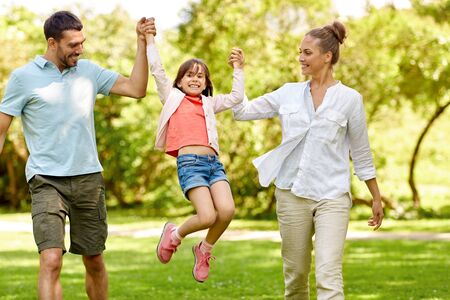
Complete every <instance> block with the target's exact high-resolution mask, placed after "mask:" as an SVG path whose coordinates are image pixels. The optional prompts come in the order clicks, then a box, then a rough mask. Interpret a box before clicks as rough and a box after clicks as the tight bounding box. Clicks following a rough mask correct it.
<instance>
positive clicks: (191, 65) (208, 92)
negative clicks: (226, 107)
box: [173, 58, 213, 96]
mask: <svg viewBox="0 0 450 300" xmlns="http://www.w3.org/2000/svg"><path fill="white" fill-rule="evenodd" d="M199 68H202V69H203V72H205V83H206V88H205V89H204V90H203V91H202V95H205V96H212V95H213V86H212V82H211V79H210V78H209V76H210V75H209V69H208V66H207V65H206V64H205V63H204V62H203V61H202V60H201V59H198V58H191V59H189V60H187V61H185V62H184V63H182V64H181V66H180V68H179V69H178V73H177V77H176V78H175V80H174V81H173V87H174V88H177V89H179V90H181V89H180V88H179V87H178V83H179V82H180V81H181V79H182V78H183V76H184V74H186V73H187V72H188V71H189V70H191V69H192V70H193V71H194V73H198V72H199Z"/></svg>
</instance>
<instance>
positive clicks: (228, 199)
mask: <svg viewBox="0 0 450 300" xmlns="http://www.w3.org/2000/svg"><path fill="white" fill-rule="evenodd" d="M211 196H212V201H213V204H214V207H215V210H216V213H217V217H216V221H215V222H214V224H212V226H211V227H210V228H209V230H208V234H207V235H206V238H205V241H206V242H207V243H208V244H211V245H214V244H215V243H216V242H217V240H218V239H219V238H220V237H221V235H222V234H223V233H224V232H225V230H226V229H227V227H228V225H229V224H230V222H231V220H232V219H233V216H234V200H233V195H232V194H231V189H230V185H229V184H228V182H227V181H225V180H221V181H218V182H216V183H214V184H213V185H212V186H211Z"/></svg>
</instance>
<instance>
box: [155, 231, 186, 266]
mask: <svg viewBox="0 0 450 300" xmlns="http://www.w3.org/2000/svg"><path fill="white" fill-rule="evenodd" d="M175 229H176V226H175V224H173V223H169V222H167V223H166V224H165V225H164V229H163V231H162V233H161V238H160V239H159V243H158V247H157V248H156V255H157V256H158V259H159V261H160V262H162V263H163V264H167V263H168V262H169V261H170V259H171V258H172V255H173V254H174V253H175V251H177V247H178V246H179V245H180V244H181V241H179V242H178V243H176V242H173V241H172V237H171V235H172V232H173V231H174V230H175Z"/></svg>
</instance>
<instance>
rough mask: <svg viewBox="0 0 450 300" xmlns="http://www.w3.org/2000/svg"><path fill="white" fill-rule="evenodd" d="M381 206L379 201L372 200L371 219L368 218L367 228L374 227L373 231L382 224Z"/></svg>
mask: <svg viewBox="0 0 450 300" xmlns="http://www.w3.org/2000/svg"><path fill="white" fill-rule="evenodd" d="M383 217H384V213H383V206H382V204H381V199H380V200H377V201H376V200H374V201H373V203H372V217H370V218H369V222H367V224H368V225H369V226H375V227H374V228H373V230H377V229H378V228H380V226H381V222H383Z"/></svg>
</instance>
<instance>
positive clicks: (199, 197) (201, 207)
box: [177, 186, 216, 237]
mask: <svg viewBox="0 0 450 300" xmlns="http://www.w3.org/2000/svg"><path fill="white" fill-rule="evenodd" d="M187 194H188V197H189V200H190V201H191V203H192V205H193V206H194V208H195V211H196V212H197V214H196V215H194V216H192V217H190V218H189V219H187V220H186V221H184V223H183V224H182V225H181V226H180V227H178V229H177V230H178V234H179V235H180V236H181V237H185V236H186V235H188V234H190V233H193V232H196V231H199V230H202V229H206V228H210V227H211V226H212V225H213V224H214V223H215V222H216V210H215V208H214V204H213V200H212V197H211V192H210V191H209V188H208V187H206V186H200V187H196V188H193V189H190V190H189V191H188V192H187Z"/></svg>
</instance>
